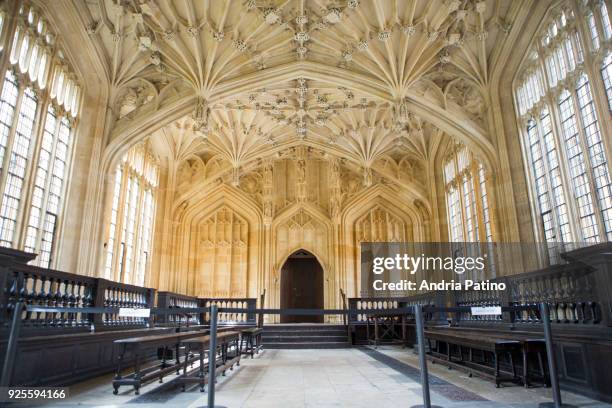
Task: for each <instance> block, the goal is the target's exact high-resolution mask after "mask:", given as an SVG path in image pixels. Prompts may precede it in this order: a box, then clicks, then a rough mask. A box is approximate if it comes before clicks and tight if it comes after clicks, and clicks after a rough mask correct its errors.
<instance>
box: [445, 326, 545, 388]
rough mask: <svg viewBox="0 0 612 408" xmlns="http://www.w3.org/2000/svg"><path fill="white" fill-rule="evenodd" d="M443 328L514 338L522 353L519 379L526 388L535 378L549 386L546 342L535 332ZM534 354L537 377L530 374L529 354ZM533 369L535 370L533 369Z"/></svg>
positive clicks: (455, 331) (451, 330)
mask: <svg viewBox="0 0 612 408" xmlns="http://www.w3.org/2000/svg"><path fill="white" fill-rule="evenodd" d="M445 330H447V331H449V332H453V333H472V334H479V335H481V336H495V337H498V338H504V339H509V340H516V341H519V342H520V343H521V354H522V360H523V361H522V373H521V380H522V382H523V385H524V386H525V388H528V387H529V385H530V383H531V381H532V380H536V381H538V382H541V383H543V384H544V386H545V387H550V376H549V375H548V367H547V365H546V364H545V362H546V342H545V340H544V339H543V338H540V337H538V336H537V333H531V332H520V331H512V332H509V331H500V330H499V328H490V329H489V328H481V327H462V326H452V327H447V328H445ZM530 355H535V358H536V359H537V371H538V377H536V378H534V377H533V376H532V375H531V374H530V370H529V368H530V364H529V356H530ZM534 371H535V370H534Z"/></svg>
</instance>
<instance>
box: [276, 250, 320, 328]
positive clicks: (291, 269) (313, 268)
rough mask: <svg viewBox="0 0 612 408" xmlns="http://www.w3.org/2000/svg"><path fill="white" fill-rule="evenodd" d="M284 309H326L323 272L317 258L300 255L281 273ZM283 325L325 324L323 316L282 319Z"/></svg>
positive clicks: (297, 254) (291, 260)
mask: <svg viewBox="0 0 612 408" xmlns="http://www.w3.org/2000/svg"><path fill="white" fill-rule="evenodd" d="M280 303H281V308H283V309H323V307H324V302H323V268H322V267H321V264H319V261H317V258H315V257H314V256H313V255H312V254H310V253H308V252H305V251H298V252H297V253H296V254H294V255H292V256H290V257H289V259H287V262H285V264H284V265H283V268H282V270H281V302H280ZM280 321H281V323H323V315H315V316H298V315H281V318H280Z"/></svg>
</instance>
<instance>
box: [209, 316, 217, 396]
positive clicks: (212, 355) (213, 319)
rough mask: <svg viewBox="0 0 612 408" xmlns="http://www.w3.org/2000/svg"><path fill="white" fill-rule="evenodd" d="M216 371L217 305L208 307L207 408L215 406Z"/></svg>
mask: <svg viewBox="0 0 612 408" xmlns="http://www.w3.org/2000/svg"><path fill="white" fill-rule="evenodd" d="M216 371H217V305H215V304H213V305H210V347H209V350H208V408H214V406H215V373H216Z"/></svg>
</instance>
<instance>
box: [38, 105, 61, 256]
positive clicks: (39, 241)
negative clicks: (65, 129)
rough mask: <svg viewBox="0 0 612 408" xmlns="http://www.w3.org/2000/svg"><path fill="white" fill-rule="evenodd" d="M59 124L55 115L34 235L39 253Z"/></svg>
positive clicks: (59, 121)
mask: <svg viewBox="0 0 612 408" xmlns="http://www.w3.org/2000/svg"><path fill="white" fill-rule="evenodd" d="M60 123H61V116H59V115H57V116H56V121H55V129H53V145H52V147H51V152H50V153H51V154H50V156H49V168H48V169H47V179H46V180H45V189H44V195H43V201H42V205H41V210H40V214H41V216H40V220H38V228H37V231H38V232H37V235H36V249H37V250H39V251H40V248H41V245H42V237H43V235H44V232H43V229H44V225H45V219H46V218H47V204H48V203H49V195H50V194H51V180H52V179H53V166H54V164H55V151H56V149H57V141H58V139H59V129H60ZM43 132H44V126H43ZM40 139H41V143H42V139H43V138H42V136H41V138H40ZM39 154H40V153H39ZM39 160H40V158H39ZM33 185H34V184H32V186H33ZM33 190H34V188H33V187H32V191H33ZM56 223H57V222H56ZM49 266H51V265H49Z"/></svg>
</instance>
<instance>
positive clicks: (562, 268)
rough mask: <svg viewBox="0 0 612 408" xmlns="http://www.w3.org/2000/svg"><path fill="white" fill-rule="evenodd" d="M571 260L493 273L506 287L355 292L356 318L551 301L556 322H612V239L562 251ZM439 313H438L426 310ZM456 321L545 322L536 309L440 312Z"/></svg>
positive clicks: (353, 315)
mask: <svg viewBox="0 0 612 408" xmlns="http://www.w3.org/2000/svg"><path fill="white" fill-rule="evenodd" d="M560 256H561V257H563V258H564V259H565V260H566V263H565V264H562V265H554V266H550V267H547V268H543V269H541V270H537V271H533V272H528V273H521V274H517V275H510V276H504V277H500V278H495V279H491V280H490V282H492V283H504V284H505V285H506V289H505V290H463V291H445V292H441V291H440V292H428V293H421V294H417V295H414V296H409V297H398V298H351V299H349V309H350V310H351V318H350V323H358V322H362V321H364V320H365V315H364V314H362V313H359V311H360V310H363V309H380V310H385V309H392V308H394V307H404V306H411V305H415V304H423V305H434V306H441V307H443V306H468V307H470V306H521V305H537V304H539V303H541V302H546V303H548V304H549V307H550V311H551V316H550V318H551V322H552V323H554V324H557V325H566V326H579V327H585V326H589V325H601V326H612V303H611V302H612V243H605V244H599V245H595V246H591V247H586V248H580V249H574V250H572V251H567V252H564V253H562V254H561V255H560ZM426 318H429V319H431V318H434V316H426ZM437 318H440V319H447V318H448V319H449V320H452V321H454V322H455V323H459V322H461V323H462V324H482V323H494V322H500V323H511V324H515V325H528V324H533V323H541V318H540V316H539V312H538V311H537V310H536V309H533V310H528V311H527V310H526V311H523V312H521V313H516V314H514V315H508V314H505V315H503V316H497V315H490V316H486V315H485V316H472V315H471V314H470V313H460V314H448V315H447V316H437Z"/></svg>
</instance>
